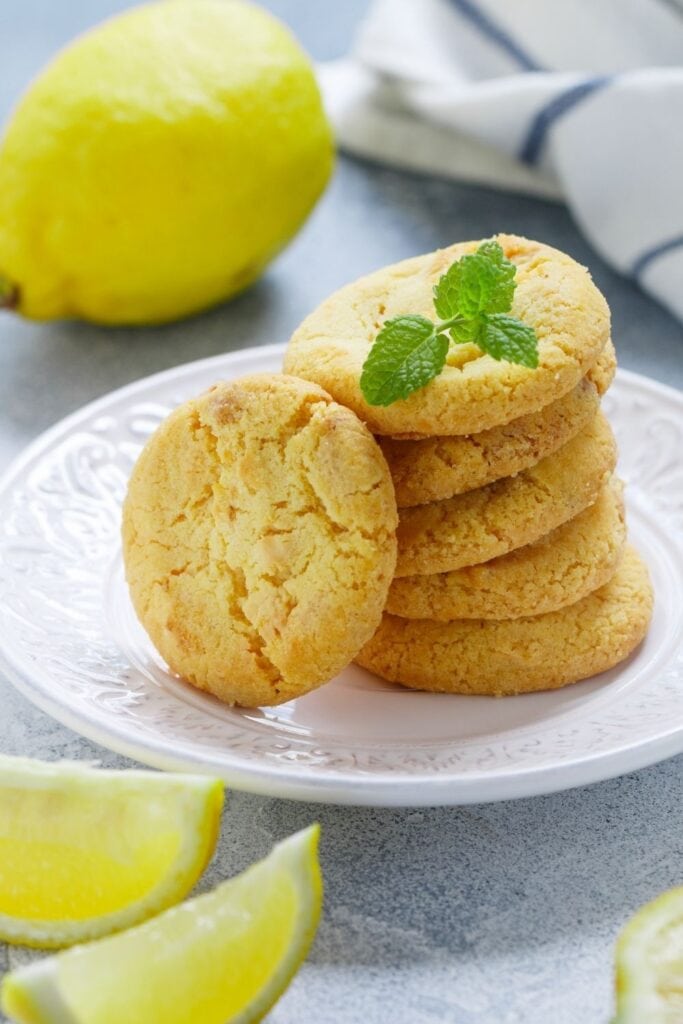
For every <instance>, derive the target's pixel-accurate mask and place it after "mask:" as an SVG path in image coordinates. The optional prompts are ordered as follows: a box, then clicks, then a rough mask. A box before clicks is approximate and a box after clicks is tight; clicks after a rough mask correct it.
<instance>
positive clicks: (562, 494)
mask: <svg viewBox="0 0 683 1024" xmlns="http://www.w3.org/2000/svg"><path fill="white" fill-rule="evenodd" d="M616 457H617V453H616V444H615V441H614V435H613V434H612V430H611V428H610V425H609V423H608V422H607V420H606V418H605V416H604V415H603V414H602V412H599V413H598V415H597V416H596V417H595V418H594V419H593V420H592V422H591V423H589V424H588V426H587V427H584V429H583V430H582V431H580V433H578V434H577V435H576V437H574V438H572V440H571V441H568V442H567V444H565V445H564V446H563V447H562V448H560V449H559V450H558V451H556V452H555V453H554V454H553V455H549V456H548V457H547V458H545V459H542V460H541V461H540V462H538V463H536V465H535V466H531V467H530V468H529V469H525V470H524V472H522V473H519V474H518V475H517V476H513V477H505V479H503V480H497V481H496V482H495V483H493V484H488V485H487V486H486V487H480V488H479V489H478V490H476V491H467V493H465V494H458V495H456V496H455V497H454V498H447V499H446V500H444V501H434V502H432V503H431V504H430V505H416V506H415V507H414V508H405V509H402V510H401V514H400V519H399V526H398V534H397V537H398V561H397V564H396V575H397V576H422V575H429V574H431V573H443V572H452V571H453V570H454V569H461V568H462V567H463V566H466V565H477V564H478V563H479V562H488V561H489V559H491V558H497V557H498V556H499V555H504V554H507V552H508V551H514V549H515V548H520V547H523V546H524V545H525V544H533V543H534V541H537V540H539V538H540V537H543V536H544V535H545V534H546V533H550V531H551V530H554V529H556V528H557V527H558V526H561V525H562V523H566V522H567V520H568V519H571V518H573V516H576V515H578V514H579V512H582V511H583V509H585V508H587V507H588V506H589V505H591V504H592V503H593V502H594V501H595V500H596V498H597V496H598V494H599V493H600V489H601V488H602V487H603V485H604V484H605V483H606V481H607V479H608V477H609V476H610V474H611V473H612V471H613V470H614V466H615V464H616Z"/></svg>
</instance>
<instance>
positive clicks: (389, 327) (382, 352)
mask: <svg viewBox="0 0 683 1024" xmlns="http://www.w3.org/2000/svg"><path fill="white" fill-rule="evenodd" d="M447 353H448V338H447V337H446V335H445V334H439V333H437V329H436V326H435V325H434V324H433V323H432V322H431V320H427V318H426V317H424V316H419V315H417V314H415V313H407V314H406V315H405V316H397V317H394V318H393V319H391V320H387V322H386V323H385V324H384V326H383V327H382V330H381V331H380V332H379V334H378V335H377V337H376V338H375V342H374V344H373V346H372V348H371V349H370V352H369V354H368V357H367V359H366V360H365V362H364V364H363V370H362V373H361V378H360V389H361V391H362V392H363V396H364V398H365V400H366V401H367V402H368V403H369V404H370V405H391V404H392V402H396V401H397V400H398V399H399V398H407V397H408V395H410V394H412V392H413V391H417V390H418V388H422V387H424V386H425V384H429V382H430V380H433V379H434V377H436V376H438V374H440V373H441V371H442V369H443V367H444V363H445V362H446V355H447Z"/></svg>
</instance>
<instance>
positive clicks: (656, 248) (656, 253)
mask: <svg viewBox="0 0 683 1024" xmlns="http://www.w3.org/2000/svg"><path fill="white" fill-rule="evenodd" d="M682 247H683V235H677V236H676V237H675V238H670V239H669V240H668V241H666V242H660V243H659V245H653V246H652V248H651V249H646V251H645V252H643V253H641V254H640V256H639V257H638V259H637V260H634V262H633V266H632V267H631V273H632V274H633V276H634V277H640V275H641V274H642V273H643V272H644V271H645V270H647V268H648V267H649V266H650V264H651V263H652V262H653V261H654V260H656V259H658V258H659V257H660V256H664V255H665V254H666V253H667V252H672V251H673V250H674V249H680V248H682Z"/></svg>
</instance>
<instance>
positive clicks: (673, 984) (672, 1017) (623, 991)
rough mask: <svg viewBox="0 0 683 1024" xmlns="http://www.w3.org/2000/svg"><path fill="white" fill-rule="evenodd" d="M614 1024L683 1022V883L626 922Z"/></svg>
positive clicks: (618, 956)
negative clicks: (682, 885) (680, 886)
mask: <svg viewBox="0 0 683 1024" xmlns="http://www.w3.org/2000/svg"><path fill="white" fill-rule="evenodd" d="M616 983H617V1015H616V1018H615V1020H614V1024H645V1022H647V1024H681V1021H683V887H682V888H679V889H671V890H670V891H669V892H665V893H664V894H663V895H662V896H660V897H659V898H658V899H656V900H653V901H652V903H647V904H646V905H645V906H644V907H642V908H641V909H640V910H639V911H638V913H637V914H635V915H634V916H633V917H632V918H631V920H630V921H629V922H628V924H627V925H626V927H625V928H624V930H623V931H622V933H621V935H620V936H619V941H618V943H617V951H616Z"/></svg>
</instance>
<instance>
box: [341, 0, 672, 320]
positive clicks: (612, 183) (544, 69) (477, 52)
mask: <svg viewBox="0 0 683 1024" xmlns="http://www.w3.org/2000/svg"><path fill="white" fill-rule="evenodd" d="M321 79H322V85H323V91H324V93H325V97H326V102H327V105H328V108H329V111H330V114H331V116H332V119H333V122H334V123H335V125H336V129H337V133H338V138H339V141H340V144H341V145H342V147H345V148H346V149H348V150H349V151H351V152H355V153H357V154H359V155H362V156H366V157H371V158H375V159H377V160H381V161H386V162H388V163H394V164H398V165H402V166H405V167H410V168H412V169H417V170H421V171H425V172H428V173H436V174H441V175H449V176H452V177H454V178H459V179H462V180H467V181H477V182H480V183H484V184H488V185H492V186H496V187H502V188H507V189H517V190H522V191H526V192H531V193H535V194H537V195H541V196H546V197H552V198H558V199H564V200H565V201H566V202H567V204H568V205H569V207H570V209H571V210H572V212H573V214H574V216H575V218H576V220H577V221H578V223H579V225H580V226H581V228H582V229H583V231H584V232H585V234H586V235H587V236H588V238H589V239H590V240H591V242H592V244H593V245H594V246H595V248H596V249H597V250H598V251H599V252H600V253H601V254H602V256H604V257H605V259H606V260H608V261H609V262H610V263H612V264H613V266H615V267H616V268H617V269H618V270H620V271H621V272H622V273H624V274H628V275H631V276H632V277H634V278H635V279H636V280H637V281H639V282H640V283H641V284H642V285H643V287H644V288H646V289H647V290H648V291H650V292H651V293H652V294H653V295H654V296H656V297H657V298H658V299H659V300H660V301H661V302H663V303H664V304H665V305H667V306H668V307H669V308H670V309H671V310H672V311H673V312H674V313H675V314H677V315H678V316H679V317H681V318H682V319H683V0H562V2H552V0H515V2H514V3H511V2H510V0H374V2H373V3H372V5H371V7H370V10H369V13H368V15H367V17H366V19H365V21H364V23H363V24H362V27H361V30H360V33H359V37H358V39H357V41H356V44H355V47H354V50H353V53H352V54H351V56H350V57H349V58H348V59H344V60H341V61H336V62H334V63H332V64H328V65H324V66H323V68H322V72H321Z"/></svg>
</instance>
